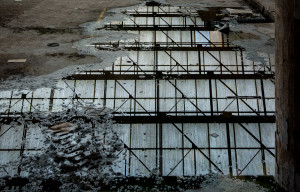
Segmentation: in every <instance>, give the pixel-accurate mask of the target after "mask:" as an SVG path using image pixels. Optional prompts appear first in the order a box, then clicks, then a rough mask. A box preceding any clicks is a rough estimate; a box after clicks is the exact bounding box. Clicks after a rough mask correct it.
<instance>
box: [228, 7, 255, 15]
mask: <svg viewBox="0 0 300 192" xmlns="http://www.w3.org/2000/svg"><path fill="white" fill-rule="evenodd" d="M226 12H227V13H228V14H229V15H243V16H251V15H252V14H253V12H252V10H251V9H231V8H226Z"/></svg>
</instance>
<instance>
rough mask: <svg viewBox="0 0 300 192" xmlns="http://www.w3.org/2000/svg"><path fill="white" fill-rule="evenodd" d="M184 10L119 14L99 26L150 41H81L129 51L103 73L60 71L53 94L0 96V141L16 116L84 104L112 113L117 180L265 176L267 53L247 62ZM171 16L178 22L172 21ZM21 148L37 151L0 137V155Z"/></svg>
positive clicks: (270, 169)
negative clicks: (117, 143) (119, 145)
mask: <svg viewBox="0 0 300 192" xmlns="http://www.w3.org/2000/svg"><path fill="white" fill-rule="evenodd" d="M145 9H146V10H147V11H145ZM171 9H172V10H171ZM158 10H160V11H158ZM189 12H190V14H191V15H182V14H181V13H178V12H176V11H174V10H173V8H172V7H168V8H165V7H160V6H153V7H152V6H151V7H146V8H145V7H142V8H141V9H140V10H139V9H136V10H133V11H127V12H126V14H128V15H129V16H131V17H133V18H131V19H130V20H129V21H131V23H132V24H130V22H129V21H128V22H123V23H121V24H117V25H114V24H108V25H106V27H105V29H106V30H132V31H136V32H137V34H140V35H141V33H144V32H147V33H148V34H151V36H152V37H151V39H152V40H151V41H140V40H141V39H139V40H136V41H134V42H120V41H116V42H98V43H94V44H92V45H91V46H95V48H97V49H100V50H112V51H114V50H124V49H125V50H129V51H130V54H129V56H122V57H120V58H118V59H117V60H116V61H115V63H114V65H113V66H111V67H108V68H106V69H103V70H94V71H85V72H78V73H77V74H73V75H70V76H67V77H65V78H64V79H63V80H62V81H61V82H60V86H61V87H62V88H63V89H62V90H61V89H50V88H49V89H47V88H45V89H43V90H37V91H29V92H24V93H22V94H20V93H17V94H16V93H15V92H14V91H10V92H3V93H2V94H1V97H0V104H7V108H4V109H2V110H1V112H0V114H1V117H2V118H3V120H2V124H3V125H5V124H6V128H3V127H4V126H2V127H1V132H0V140H1V137H2V138H3V137H5V135H6V133H8V132H9V131H10V130H11V129H14V128H15V126H7V125H9V123H10V122H12V121H14V119H15V118H19V117H22V114H23V113H25V112H26V113H28V112H34V111H35V110H37V109H39V110H41V111H47V112H49V111H50V112H55V111H59V110H61V109H62V107H61V106H62V105H65V106H68V107H71V106H75V107H76V103H78V102H81V103H88V102H91V103H97V104H99V105H101V106H104V107H107V108H111V109H112V110H113V111H114V112H113V113H112V114H113V117H112V118H113V120H115V121H116V122H117V123H118V124H116V125H115V126H116V130H117V131H119V135H120V138H121V139H122V141H123V142H124V150H125V151H126V152H125V155H124V156H122V154H120V159H122V158H123V159H124V160H123V161H122V162H123V163H122V165H120V166H119V167H118V168H114V170H115V171H117V172H120V173H122V174H123V175H125V176H145V175H149V174H151V172H152V171H153V169H156V168H158V169H159V173H160V175H161V176H182V175H183V176H193V175H194V176H197V175H201V174H205V173H208V172H210V171H212V172H220V173H223V174H229V175H231V176H236V175H272V174H273V173H274V156H275V155H274V153H275V152H274V148H275V146H274V141H273V140H274V138H273V136H274V130H275V116H274V114H275V109H274V102H275V97H274V63H272V62H271V60H272V58H271V57H272V56H270V55H266V57H267V60H268V62H267V64H260V63H255V62H252V61H249V60H247V58H246V56H245V50H244V49H243V48H241V47H238V46H235V45H233V44H231V43H230V42H228V38H227V37H226V35H225V36H224V34H221V33H220V32H218V33H219V34H218V35H219V36H218V37H220V38H221V39H222V40H221V41H213V38H212V37H213V36H212V34H215V32H216V31H214V27H213V28H212V27H210V26H208V25H207V24H206V23H204V22H199V21H200V18H199V17H198V16H197V15H196V14H197V12H195V11H192V10H190V11H189ZM137 18H139V19H137ZM143 18H145V19H144V20H143ZM168 18H169V19H168ZM170 18H173V19H172V20H170ZM175 18H179V19H180V21H177V23H180V22H181V23H183V24H173V23H176V22H175V21H176V19H175ZM150 20H151V21H153V22H151V23H149V21H150ZM187 20H190V22H187ZM191 21H192V23H193V24H191ZM196 21H198V22H196ZM198 23H200V24H198ZM177 30H181V31H177ZM182 31H187V33H182ZM204 31H209V32H212V33H209V34H208V33H206V34H204ZM169 32H174V34H173V35H172V34H170V33H169ZM178 34H179V37H178V36H177V35H178ZM207 34H208V35H207ZM158 36H159V37H158ZM183 36H184V37H183ZM186 36H187V37H186ZM176 38H177V39H176ZM178 38H180V39H181V40H180V41H178ZM183 38H186V39H189V40H190V41H183V40H182V39H183ZM161 39H165V41H161ZM200 39H202V40H203V39H204V40H205V42H203V41H200ZM78 118H80V117H78ZM29 121H34V120H32V119H30V120H29ZM21 127H22V128H20V129H22V130H23V132H22V131H21V132H22V135H23V136H22V138H21V140H26V139H28V138H26V137H27V136H26V133H25V132H27V131H30V129H31V128H30V127H28V126H27V125H22V126H21ZM32 129H33V130H34V129H37V128H36V127H35V128H32ZM19 131H20V130H19ZM21 132H20V134H21ZM148 135H149V136H148ZM20 143H21V142H20ZM26 150H27V151H33V150H38V149H31V148H28V147H27V146H26V145H19V146H17V147H8V148H4V147H3V146H2V145H1V142H0V152H6V153H9V152H20V155H21V156H22V154H23V153H24V151H26ZM6 172H8V171H6Z"/></svg>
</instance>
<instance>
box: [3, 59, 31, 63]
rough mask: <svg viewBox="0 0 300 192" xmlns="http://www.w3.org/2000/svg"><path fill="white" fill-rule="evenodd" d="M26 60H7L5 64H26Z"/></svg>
mask: <svg viewBox="0 0 300 192" xmlns="http://www.w3.org/2000/svg"><path fill="white" fill-rule="evenodd" d="M26 61H27V59H9V60H8V61H7V63H26Z"/></svg>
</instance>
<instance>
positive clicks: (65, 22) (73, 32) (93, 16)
mask: <svg viewBox="0 0 300 192" xmlns="http://www.w3.org/2000/svg"><path fill="white" fill-rule="evenodd" d="M142 2H144V1H142V0H130V1H129V0H124V1H109V0H100V1H99V0H87V1H85V2H84V3H82V1H79V0H73V1H71V2H70V1H67V0H60V1H53V0H23V1H13V0H2V1H1V4H0V31H1V32H0V41H1V44H0V79H1V80H2V81H3V80H5V79H7V78H9V79H10V80H18V81H19V82H22V81H23V79H22V77H28V76H41V75H47V74H51V73H53V72H55V71H57V70H59V69H63V68H65V67H68V66H75V65H84V64H87V63H99V62H101V58H97V57H95V56H89V55H81V54H79V53H78V52H77V50H76V48H75V47H74V46H73V43H74V42H76V41H79V40H80V39H84V38H88V36H86V35H83V34H82V33H81V28H80V27H79V25H80V24H83V23H86V22H89V21H97V19H98V18H99V15H100V14H101V12H102V11H103V10H104V9H107V10H106V12H105V14H104V16H107V15H109V14H110V13H109V10H110V9H111V8H116V7H124V6H131V5H136V4H140V3H142ZM161 2H162V3H172V4H174V5H185V6H186V5H189V6H194V7H196V8H202V7H240V6H244V5H245V3H244V1H242V0H230V1H223V0H214V1H211V0H202V1H194V0H188V1H184V3H182V1H179V0H175V1H170V0H163V1H161ZM267 27H268V28H270V27H269V26H267ZM271 28H273V27H272V26H271ZM245 29H247V27H245ZM236 30H240V29H236ZM49 43H59V46H58V47H49V46H47V44H49ZM8 59H27V62H26V63H7V61H8ZM45 78H46V79H47V78H48V79H47V80H49V81H50V80H51V77H48V76H47V77H43V80H45ZM31 80H32V81H34V79H31ZM26 81H28V79H26ZM29 82H30V81H29ZM41 83H42V82H41ZM0 84H1V85H0V87H1V88H6V89H7V85H9V86H12V87H13V84H11V83H10V84H7V83H4V82H0ZM47 84H48V82H47V81H44V82H43V86H45V85H46V86H47ZM17 87H18V86H16V87H14V88H17ZM24 87H27V85H26V83H23V84H22V88H24Z"/></svg>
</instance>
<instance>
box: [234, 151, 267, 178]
mask: <svg viewBox="0 0 300 192" xmlns="http://www.w3.org/2000/svg"><path fill="white" fill-rule="evenodd" d="M258 151H259V150H247V149H246V150H237V157H238V158H237V162H238V173H239V174H240V175H253V176H256V175H262V174H263V169H262V162H261V152H259V153H258V154H257V155H256V157H255V158H254V159H252V158H253V157H254V155H255V154H256V153H257V152H258ZM251 160H252V161H251ZM250 161H251V163H249V162H250ZM248 163H249V165H248V166H247V164H248ZM246 166H247V167H246Z"/></svg>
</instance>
